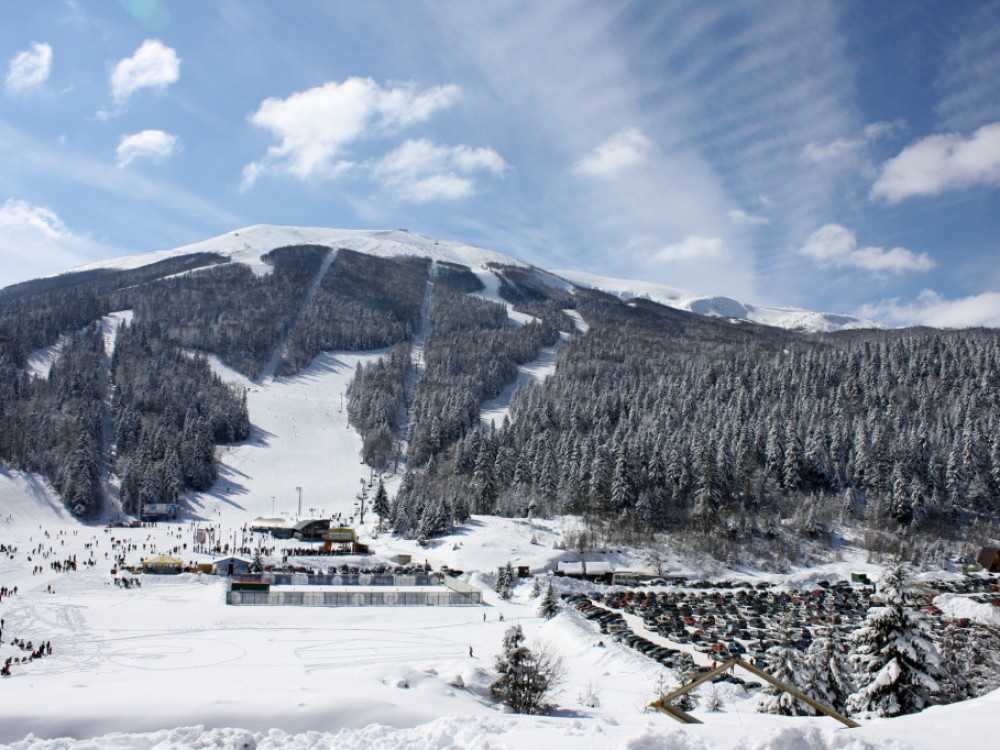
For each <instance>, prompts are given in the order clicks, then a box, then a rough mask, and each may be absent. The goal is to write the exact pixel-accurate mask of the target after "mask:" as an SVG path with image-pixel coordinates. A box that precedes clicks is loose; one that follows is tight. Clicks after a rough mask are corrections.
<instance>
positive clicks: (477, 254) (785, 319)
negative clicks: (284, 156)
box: [65, 224, 886, 332]
mask: <svg viewBox="0 0 1000 750" xmlns="http://www.w3.org/2000/svg"><path fill="white" fill-rule="evenodd" d="M306 244H309V245H322V246H328V247H333V248H346V249H348V250H354V251H356V252H359V253H363V254H366V255H373V256H376V257H381V258H387V257H400V256H407V255H412V256H420V257H426V258H430V259H431V260H434V261H438V262H444V263H457V264H460V265H465V266H469V267H470V268H473V269H484V268H486V267H487V266H490V265H500V266H516V267H520V268H525V269H527V268H531V266H529V265H528V264H526V263H524V262H522V261H520V260H518V259H516V258H513V257H511V256H509V255H504V254H503V253H499V252H496V251H493V250H486V249H484V248H480V247H475V246H472V245H466V244H464V243H461V242H455V241H451V240H437V239H433V238H430V237H424V236H422V235H419V234H414V233H412V232H408V231H406V230H405V229H396V230H358V229H354V230H352V229H327V228H323V227H290V226H288V227H286V226H272V225H267V224H257V225H253V226H249V227H245V228H243V229H238V230H236V231H233V232H228V233H226V234H222V235H219V236H218V237H212V238H211V239H207V240H204V241H202V242H196V243H194V244H191V245H184V246H182V247H178V248H174V249H171V250H158V251H154V252H150V253H143V254H139V255H131V256H126V257H123V258H114V259H109V260H103V261H98V262H96V263H89V264H87V265H84V266H79V267H77V268H73V269H70V270H69V271H67V272H65V273H76V272H85V271H94V270H99V269H105V270H130V269H135V268H140V267H142V266H145V265H149V264H152V263H157V262H159V261H163V260H167V259H170V258H177V257H180V256H184V255H191V254H195V253H212V254H216V255H219V256H222V257H224V258H227V259H229V260H230V261H232V262H234V263H242V264H245V265H248V266H250V267H251V268H253V269H254V270H255V271H256V272H257V273H262V274H263V273H270V271H271V270H272V266H270V265H268V264H267V263H265V262H264V261H263V260H262V257H261V256H263V255H265V254H266V253H268V252H269V251H271V250H273V249H274V248H277V247H285V246H290V245H306ZM534 270H535V272H536V273H538V274H539V276H540V278H542V279H545V280H547V281H548V283H554V284H557V285H558V284H560V282H561V283H562V284H563V285H565V286H566V287H568V286H569V284H572V285H575V286H578V287H582V288H586V289H596V290H600V291H602V292H607V293H609V294H613V295H615V296H617V297H619V298H620V299H622V300H623V301H625V302H630V301H632V300H635V299H641V300H649V301H651V302H656V303H658V304H661V305H666V306H667V307H672V308H675V309H678V310H687V311H689V312H693V313H696V314H698V315H706V316H712V317H718V318H727V319H730V320H733V321H750V322H754V323H759V324H762V325H768V326H774V327H776V328H785V329H788V330H792V331H807V332H820V331H822V332H831V331H840V330H848V329H859V328H885V327H886V326H885V325H884V324H882V323H879V322H876V321H872V320H865V319H863V318H857V317H853V316H850V315H840V314H836V313H828V312H813V311H810V310H805V309H802V308H797V307H765V306H761V305H753V304H750V303H744V302H739V301H737V300H734V299H730V298H728V297H720V296H713V295H706V294H700V293H696V292H690V291H686V290H683V289H678V288H676V287H672V286H667V285H665V284H656V283H653V282H645V281H636V280H627V279H616V278H610V277H605V276H598V275H595V274H591V273H585V272H583V271H572V270H555V271H551V272H548V273H546V272H543V271H541V270H539V269H534ZM566 282H568V284H567V283H566Z"/></svg>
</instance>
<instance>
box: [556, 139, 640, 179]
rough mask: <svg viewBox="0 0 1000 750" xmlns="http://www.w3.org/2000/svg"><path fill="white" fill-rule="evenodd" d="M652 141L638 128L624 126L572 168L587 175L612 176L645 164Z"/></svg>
mask: <svg viewBox="0 0 1000 750" xmlns="http://www.w3.org/2000/svg"><path fill="white" fill-rule="evenodd" d="M653 150H654V146H653V142H652V141H651V140H650V139H649V138H647V137H646V135H645V134H644V133H643V132H642V131H641V130H640V129H639V128H625V129H623V130H619V131H618V132H617V133H615V134H614V135H612V136H611V137H610V138H608V139H607V140H606V141H604V143H602V144H601V145H599V146H598V147H597V148H595V149H594V150H593V151H591V152H590V153H589V154H587V155H586V156H584V157H583V158H582V159H580V160H579V161H578V162H577V163H576V164H575V165H574V166H573V170H574V171H575V172H577V173H578V174H581V175H586V176H588V177H613V176H615V175H617V174H620V173H621V172H624V171H626V170H629V169H631V168H633V167H638V166H641V165H643V164H645V163H646V162H647V161H648V160H649V157H650V155H651V154H652V152H653Z"/></svg>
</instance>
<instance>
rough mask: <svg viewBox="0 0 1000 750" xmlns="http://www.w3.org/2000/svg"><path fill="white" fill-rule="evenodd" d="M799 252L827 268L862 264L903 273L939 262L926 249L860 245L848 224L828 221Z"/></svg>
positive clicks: (866, 268)
mask: <svg viewBox="0 0 1000 750" xmlns="http://www.w3.org/2000/svg"><path fill="white" fill-rule="evenodd" d="M799 253H800V254H802V255H804V256H806V257H809V258H812V259H813V260H814V261H816V263H818V264H819V265H820V266H821V267H824V268H830V267H835V268H858V269H861V270H864V271H870V272H872V273H893V274H900V273H905V272H908V271H929V270H930V269H931V268H934V266H935V265H936V264H935V262H934V260H933V259H932V258H931V257H930V256H929V255H927V254H926V253H920V254H917V253H914V252H912V251H910V250H907V249H906V248H903V247H894V248H892V249H891V250H886V249H885V248H881V247H871V246H868V247H859V246H858V238H857V237H856V236H855V234H854V232H852V231H851V230H850V229H848V228H847V227H843V226H841V225H839V224H827V225H826V226H823V227H820V228H819V229H817V230H816V231H815V232H813V233H812V234H811V235H809V239H808V240H806V243H805V245H803V246H802V247H801V248H800V249H799Z"/></svg>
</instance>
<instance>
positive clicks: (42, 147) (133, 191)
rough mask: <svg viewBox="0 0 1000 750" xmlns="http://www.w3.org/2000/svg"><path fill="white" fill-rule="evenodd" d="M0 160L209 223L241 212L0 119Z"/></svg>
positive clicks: (11, 169) (14, 168)
mask: <svg viewBox="0 0 1000 750" xmlns="http://www.w3.org/2000/svg"><path fill="white" fill-rule="evenodd" d="M0 163H3V165H4V168H5V170H6V172H7V173H8V174H14V173H16V172H25V173H28V174H31V175H37V176H42V177H46V178H57V179H58V180H59V181H60V182H61V183H69V184H73V185H80V186H83V187H87V188H94V189H97V190H100V191H103V192H107V193H110V194H112V195H116V196H120V197H122V198H124V199H129V200H132V199H135V200H143V201H149V202H150V203H151V204H155V205H157V206H158V207H159V210H160V211H161V212H162V210H163V209H169V210H171V211H179V212H180V213H181V214H183V215H185V216H188V217H193V218H197V219H202V220H207V221H208V222H210V223H211V225H212V226H227V227H231V226H239V225H240V224H243V223H246V222H245V221H244V220H243V219H242V218H240V217H237V216H236V215H234V214H232V213H230V212H229V211H226V210H224V209H221V208H220V207H219V206H217V205H216V204H215V203H213V202H212V201H210V200H208V199H207V198H205V197H203V196H200V195H196V194H195V193H192V192H190V191H188V190H185V189H183V188H180V187H177V186H176V185H172V184H170V183H167V182H164V181H161V180H156V179H152V178H150V177H147V176H145V175H143V174H141V173H140V172H138V171H135V170H129V169H119V168H118V167H117V166H115V165H113V164H111V163H109V162H108V161H106V160H103V159H95V158H92V157H89V156H86V155H84V154H81V153H79V152H77V151H73V150H71V149H66V148H53V147H52V146H51V145H49V144H47V143H43V142H41V141H39V140H38V139H37V138H35V137H33V136H30V135H27V134H25V133H23V132H21V131H19V130H17V129H16V128H13V127H12V126H10V124H9V123H7V122H5V121H4V120H2V119H0Z"/></svg>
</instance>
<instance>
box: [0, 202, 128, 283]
mask: <svg viewBox="0 0 1000 750" xmlns="http://www.w3.org/2000/svg"><path fill="white" fill-rule="evenodd" d="M106 253H108V250H107V248H104V247H103V246H101V245H100V244H99V243H96V242H94V241H93V240H91V239H90V238H88V237H86V236H83V235H79V234H75V233H74V232H72V231H71V230H70V229H69V228H68V227H67V226H66V225H65V224H64V223H63V221H62V219H60V218H59V216H57V215H56V213H55V212H54V211H52V210H51V209H49V208H45V207H44V206H34V205H32V204H30V203H28V202H27V201H22V200H16V199H14V198H8V199H7V200H6V201H5V202H4V204H3V205H2V206H0V287H3V286H7V285H8V284H12V283H15V282H18V281H23V280H25V279H29V278H34V277H37V276H39V275H41V274H45V273H49V272H51V270H52V268H53V267H56V268H71V267H73V266H78V265H81V264H82V263H86V262H88V261H90V260H93V258H94V257H96V256H100V255H103V254H106Z"/></svg>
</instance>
